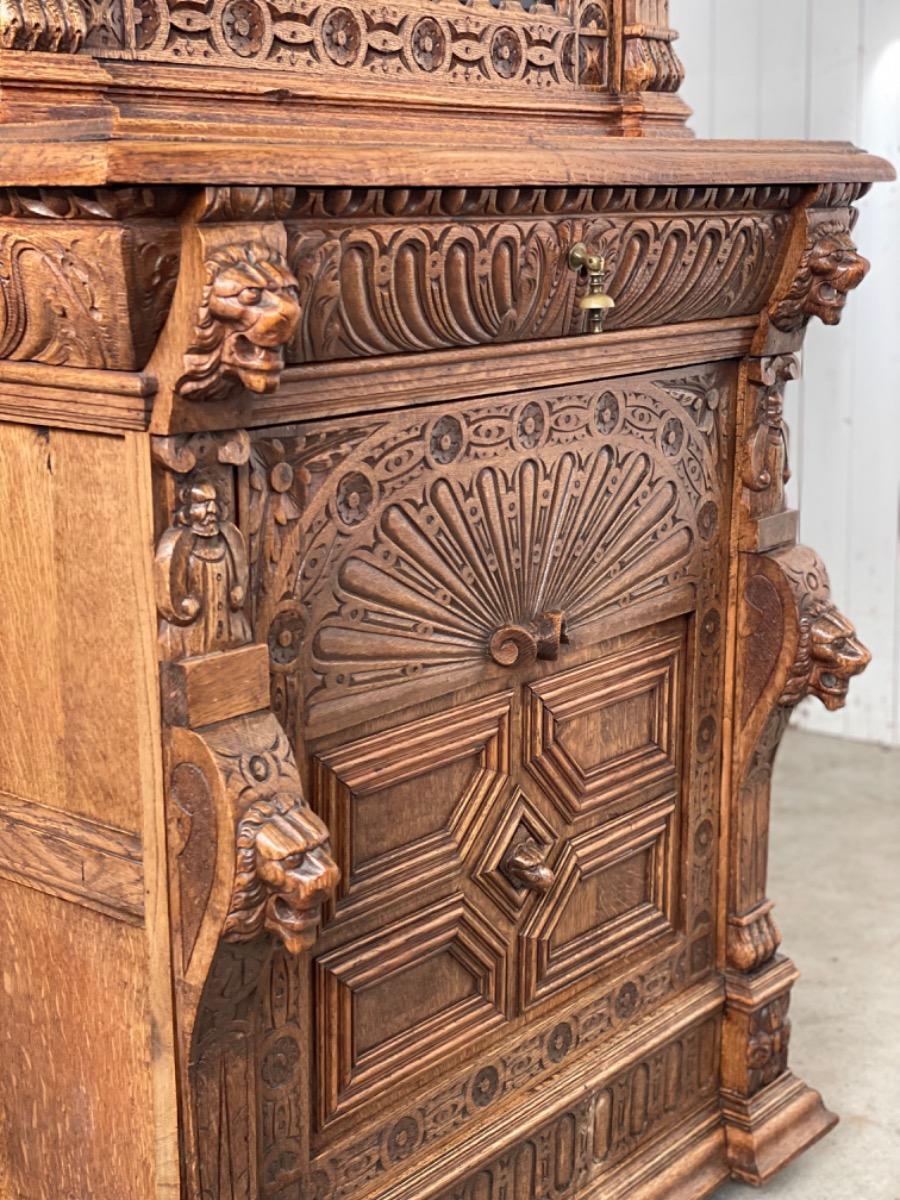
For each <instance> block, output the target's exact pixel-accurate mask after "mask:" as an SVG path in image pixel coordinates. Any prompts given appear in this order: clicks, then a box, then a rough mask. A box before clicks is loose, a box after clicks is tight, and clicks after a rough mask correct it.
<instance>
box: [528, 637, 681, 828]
mask: <svg viewBox="0 0 900 1200" xmlns="http://www.w3.org/2000/svg"><path fill="white" fill-rule="evenodd" d="M683 650H684V638H683V636H681V635H675V636H668V637H664V638H658V639H656V640H655V641H653V642H649V643H646V644H644V645H641V646H637V647H635V648H633V649H629V650H625V651H621V652H619V653H616V654H611V655H609V656H607V657H605V658H603V659H601V660H600V661H597V660H594V661H592V662H589V663H587V664H586V665H585V666H582V667H577V668H575V669H574V670H572V671H566V672H564V673H563V674H560V675H555V676H553V677H552V678H550V679H547V680H544V681H541V682H537V683H533V684H530V685H529V688H528V694H527V697H526V701H525V756H526V766H527V767H528V770H529V771H530V773H531V774H532V775H533V776H534V777H535V779H537V780H538V782H539V783H540V784H541V786H542V787H543V789H544V791H545V792H546V794H547V796H548V798H549V799H550V800H551V801H552V802H553V803H554V804H555V805H556V807H557V808H558V809H559V810H560V812H561V813H562V814H563V815H564V816H565V817H566V818H567V819H568V820H575V819H577V818H578V817H580V816H583V815H584V814H585V813H590V812H593V811H594V810H596V809H597V808H599V807H600V806H601V805H603V804H606V803H608V802H609V801H612V800H617V799H620V798H621V797H623V796H627V795H628V794H629V793H631V792H633V791H635V790H639V791H641V792H644V791H646V790H647V789H648V788H650V787H652V786H655V785H658V784H660V783H661V782H663V781H671V783H672V784H673V785H674V779H675V772H676V768H677V759H678V744H679V740H680V736H681V728H680V727H681V694H682V675H683V664H682V657H683Z"/></svg>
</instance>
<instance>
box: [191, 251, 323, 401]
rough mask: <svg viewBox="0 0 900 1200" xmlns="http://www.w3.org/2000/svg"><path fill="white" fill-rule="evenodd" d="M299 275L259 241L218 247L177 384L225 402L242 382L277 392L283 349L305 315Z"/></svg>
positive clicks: (208, 263) (206, 265) (254, 389)
mask: <svg viewBox="0 0 900 1200" xmlns="http://www.w3.org/2000/svg"><path fill="white" fill-rule="evenodd" d="M298 296H299V291H298V285H297V280H296V279H295V277H294V275H293V273H292V271H291V270H290V268H289V267H288V265H287V262H286V260H285V258H284V256H283V255H282V254H281V253H280V252H279V251H278V250H276V249H275V248H274V247H272V246H269V245H267V244H266V243H265V242H261V241H254V242H246V243H242V244H239V245H233V246H226V247H225V248H223V249H220V250H216V251H215V252H214V253H212V254H211V255H210V257H209V258H208V259H207V260H206V262H205V263H204V286H203V295H202V298H201V301H200V308H199V311H198V314H197V321H196V326H195V329H194V337H193V340H192V342H191V345H190V347H189V349H188V351H187V353H186V354H185V357H184V366H185V370H184V373H183V374H182V375H181V377H180V378H179V380H178V383H177V385H176V390H177V392H178V393H179V395H181V396H182V397H184V398H186V399H189V400H224V399H227V398H228V397H229V396H230V395H231V393H232V392H233V391H234V390H235V389H236V388H241V387H243V388H246V389H247V390H248V391H251V392H256V393H258V394H266V393H271V392H273V391H275V389H276V388H277V387H278V383H279V379H280V377H281V371H282V370H283V368H284V347H285V345H286V344H287V343H288V342H289V341H290V340H291V338H292V337H293V336H294V333H295V332H296V330H297V325H298V323H299V321H300V302H299V299H298Z"/></svg>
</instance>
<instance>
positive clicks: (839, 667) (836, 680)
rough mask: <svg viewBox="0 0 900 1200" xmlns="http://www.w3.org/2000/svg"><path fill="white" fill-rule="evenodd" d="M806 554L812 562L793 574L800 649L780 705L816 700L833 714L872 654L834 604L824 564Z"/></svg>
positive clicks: (814, 555)
mask: <svg viewBox="0 0 900 1200" xmlns="http://www.w3.org/2000/svg"><path fill="white" fill-rule="evenodd" d="M801 549H803V550H805V547H798V548H797V550H798V551H799V550H801ZM806 554H807V555H808V557H809V561H808V563H805V564H804V566H803V569H802V570H800V571H796V572H791V574H790V578H791V583H792V586H793V588H794V592H795V595H796V596H797V602H798V615H799V621H798V638H797V650H796V653H795V655H794V662H793V664H792V666H791V669H790V672H789V674H788V678H787V681H786V683H785V685H784V689H783V691H782V694H781V697H780V699H779V704H781V705H782V706H783V707H786V708H793V707H794V706H795V705H797V704H799V703H800V701H801V700H803V699H805V698H806V697H807V696H816V697H817V698H818V699H819V700H820V701H821V702H822V704H824V705H825V707H826V708H827V709H829V710H830V711H832V712H834V711H835V710H837V709H839V708H843V707H844V704H845V703H846V700H847V691H848V689H849V686H850V680H851V679H852V678H853V677H854V676H855V675H859V674H861V673H862V672H863V671H864V670H865V669H866V667H867V666H868V665H869V663H870V662H871V659H872V655H871V654H870V653H869V651H868V650H867V649H866V647H865V646H864V645H863V644H862V642H861V641H860V640H859V638H858V636H857V633H856V629H855V628H854V626H853V623H852V622H851V621H849V620H848V619H847V618H846V617H845V616H844V614H843V613H842V612H840V611H839V609H838V608H837V607H836V605H835V604H834V602H833V601H832V599H831V595H830V590H829V585H828V574H827V572H826V570H825V566H824V564H823V563H822V560H821V559H820V558H819V557H818V555H816V554H814V553H813V552H812V551H809V550H806Z"/></svg>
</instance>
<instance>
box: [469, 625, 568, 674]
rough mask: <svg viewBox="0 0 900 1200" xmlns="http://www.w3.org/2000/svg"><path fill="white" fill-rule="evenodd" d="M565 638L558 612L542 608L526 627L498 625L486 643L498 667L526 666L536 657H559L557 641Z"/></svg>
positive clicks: (564, 630)
mask: <svg viewBox="0 0 900 1200" xmlns="http://www.w3.org/2000/svg"><path fill="white" fill-rule="evenodd" d="M568 641H569V637H568V634H567V633H566V618H565V617H564V616H563V614H562V613H561V612H544V613H541V615H540V616H539V617H538V618H537V620H536V621H535V622H534V623H533V624H532V625H530V626H528V627H527V628H526V627H525V626H524V625H501V626H500V628H499V629H498V630H497V631H496V632H495V633H494V635H493V636H492V638H491V640H490V643H489V645H488V650H489V652H490V655H491V658H492V659H493V660H494V662H496V663H499V664H500V666H501V667H527V666H530V664H531V663H533V662H534V661H535V660H536V659H538V658H545V659H550V660H551V661H553V660H555V659H557V658H558V657H559V647H560V645H565V644H567V643H568Z"/></svg>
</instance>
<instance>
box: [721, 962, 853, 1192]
mask: <svg viewBox="0 0 900 1200" xmlns="http://www.w3.org/2000/svg"><path fill="white" fill-rule="evenodd" d="M798 975H799V973H798V971H797V969H796V967H795V966H794V964H793V963H792V962H791V961H790V959H787V958H777V959H775V960H774V961H773V962H772V963H770V964H769V966H767V967H765V968H763V969H762V970H761V971H758V972H756V973H755V974H753V975H739V974H731V973H729V974H728V975H726V980H725V995H726V1008H725V1023H724V1026H723V1029H722V1096H721V1102H722V1112H723V1115H724V1118H725V1130H726V1138H727V1144H728V1157H729V1163H730V1166H731V1170H732V1174H734V1175H735V1176H736V1177H737V1178H739V1179H743V1180H744V1181H745V1182H747V1183H754V1184H760V1183H764V1182H765V1181H766V1180H767V1179H768V1178H770V1176H772V1175H773V1174H774V1173H775V1172H776V1171H777V1170H779V1169H780V1168H781V1167H782V1166H784V1164H785V1163H786V1162H788V1161H789V1160H790V1159H791V1158H792V1157H793V1155H794V1154H795V1153H797V1152H798V1151H799V1150H800V1149H801V1148H803V1147H806V1146H808V1145H810V1143H811V1142H814V1141H816V1140H817V1139H818V1138H820V1137H822V1136H823V1135H824V1134H826V1133H827V1132H828V1130H829V1129H831V1128H832V1127H833V1126H834V1125H835V1124H836V1122H837V1118H836V1117H834V1116H833V1115H832V1114H831V1113H830V1112H828V1110H827V1109H826V1108H825V1107H824V1105H823V1104H822V1098H821V1096H819V1094H818V1092H815V1091H813V1090H812V1089H811V1088H809V1087H807V1086H806V1085H805V1084H804V1083H802V1082H801V1081H800V1080H799V1079H797V1078H795V1076H793V1075H792V1074H791V1073H790V1071H789V1070H788V1046H789V1043H790V1034H791V1023H790V1020H789V1018H788V1009H789V1007H790V998H791V988H792V987H793V985H794V983H795V982H796V980H797V978H798Z"/></svg>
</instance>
